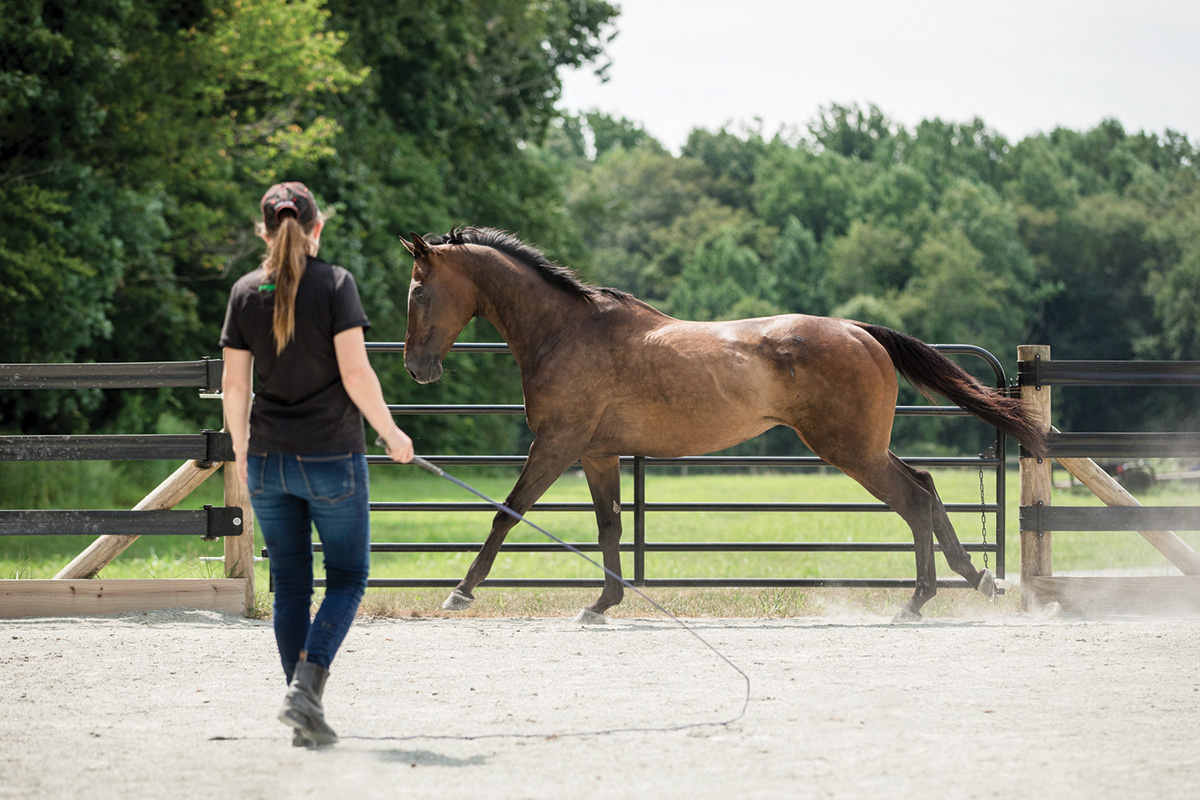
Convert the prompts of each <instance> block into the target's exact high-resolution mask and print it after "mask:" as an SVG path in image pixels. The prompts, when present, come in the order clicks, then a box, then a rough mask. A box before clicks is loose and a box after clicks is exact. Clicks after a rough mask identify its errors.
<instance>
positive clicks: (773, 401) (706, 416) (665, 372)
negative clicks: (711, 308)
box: [554, 314, 896, 456]
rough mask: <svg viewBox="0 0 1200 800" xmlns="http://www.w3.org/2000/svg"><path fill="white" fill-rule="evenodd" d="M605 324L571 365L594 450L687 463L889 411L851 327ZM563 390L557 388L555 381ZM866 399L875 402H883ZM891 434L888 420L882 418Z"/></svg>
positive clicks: (889, 394)
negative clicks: (856, 415) (769, 437)
mask: <svg viewBox="0 0 1200 800" xmlns="http://www.w3.org/2000/svg"><path fill="white" fill-rule="evenodd" d="M654 322H655V323H656V324H653V325H649V326H646V327H644V328H641V329H639V326H638V325H635V324H624V325H620V326H614V327H613V328H612V330H613V331H614V332H619V333H617V334H615V336H614V338H613V339H611V340H609V341H607V342H593V343H591V345H590V352H592V353H593V358H583V359H581V360H580V361H579V362H577V364H576V370H577V372H576V376H577V379H578V380H577V382H576V383H575V384H570V383H568V384H567V385H578V386H586V387H587V390H586V392H583V391H580V392H573V394H575V396H576V399H575V401H574V402H575V403H576V404H577V405H576V408H577V409H578V410H579V412H580V413H581V414H583V413H584V412H585V409H594V413H596V414H598V415H599V416H600V418H599V420H598V421H597V430H596V442H597V444H598V450H601V451H602V450H606V449H611V450H612V451H614V452H621V453H641V454H645V455H668V456H673V455H692V454H699V453H707V452H713V451H715V450H720V449H724V448H726V447H731V446H733V445H735V444H738V443H740V442H743V441H746V440H747V439H750V438H753V437H754V436H757V435H758V434H760V433H762V432H764V431H766V430H767V429H769V428H772V427H775V426H776V425H787V426H789V427H792V428H795V429H797V430H798V431H801V432H802V435H803V428H804V427H810V426H811V425H812V424H813V422H812V421H813V420H815V419H817V418H819V417H821V416H830V415H834V416H839V415H840V414H842V413H845V411H846V409H847V408H848V407H858V408H859V409H860V411H861V412H862V413H868V414H872V415H874V414H879V413H881V409H888V410H890V408H891V406H892V405H893V404H894V402H895V391H896V382H895V380H896V379H895V373H894V372H893V371H892V369H891V367H890V361H888V360H887V354H886V352H884V351H883V350H882V348H880V347H879V345H878V343H876V342H875V341H874V340H873V339H872V338H871V337H870V336H869V335H868V334H866V333H865V332H864V331H862V330H861V328H859V327H857V326H856V325H855V324H854V323H852V322H849V321H846V320H838V319H832V318H827V317H814V316H809V315H804V314H786V315H780V316H775V317H761V318H755V319H744V320H733V321H728V322H692V321H684V320H675V319H672V318H669V317H664V318H661V319H657V320H654ZM554 383H555V384H556V385H557V386H559V387H561V386H563V385H564V383H561V382H558V381H555V382H554ZM875 398H882V402H879V401H877V400H876V399H875ZM888 425H889V428H890V419H889V423H888Z"/></svg>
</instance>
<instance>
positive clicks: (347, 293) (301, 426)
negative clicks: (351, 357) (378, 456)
mask: <svg viewBox="0 0 1200 800" xmlns="http://www.w3.org/2000/svg"><path fill="white" fill-rule="evenodd" d="M274 314H275V291H274V285H273V283H272V282H271V281H270V279H268V277H267V273H266V270H264V269H262V268H261V267H260V268H259V269H256V270H254V272H251V273H249V274H248V275H243V276H242V277H241V278H240V279H239V280H238V281H237V283H235V284H234V285H233V289H232V290H231V291H230V294H229V307H228V309H227V310H226V312H225V326H224V328H223V329H222V330H221V346H222V347H231V348H233V349H235V350H249V351H250V352H251V354H253V356H254V371H255V375H256V376H257V387H256V390H255V394H254V404H253V406H252V407H251V411H250V454H251V455H267V454H270V453H365V452H366V450H367V448H366V440H365V437H364V435H363V420H362V414H361V413H360V412H359V410H358V408H357V407H356V406H355V405H354V403H353V401H351V399H350V396H349V395H348V394H346V389H345V388H344V387H343V386H342V379H341V375H340V374H339V372H338V365H337V354H336V353H335V351H334V348H333V337H334V335H336V334H338V333H341V332H342V331H344V330H349V329H350V328H356V327H361V328H369V327H370V326H371V322H370V320H368V319H367V315H366V314H365V313H364V312H363V308H362V302H361V301H360V300H359V298H358V287H357V286H356V285H355V283H354V276H352V275H351V274H350V273H349V272H347V271H346V270H344V269H342V268H341V267H335V266H333V265H332V264H326V263H325V262H324V261H321V260H319V259H316V258H313V257H312V256H310V257H309V259H308V266H307V267H305V270H304V275H303V276H302V277H301V278H300V285H299V287H298V288H297V290H296V314H295V319H296V332H295V336H294V338H293V339H292V340H291V341H290V342H288V344H287V346H286V347H284V348H283V352H282V353H280V354H279V355H278V356H277V355H276V354H275V335H274V334H273V333H272V330H271V325H272V322H273V320H274Z"/></svg>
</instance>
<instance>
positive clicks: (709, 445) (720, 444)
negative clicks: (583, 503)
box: [594, 411, 779, 458]
mask: <svg viewBox="0 0 1200 800" xmlns="http://www.w3.org/2000/svg"><path fill="white" fill-rule="evenodd" d="M778 424H779V420H777V419H769V418H766V417H761V416H754V417H745V416H741V415H738V414H732V413H725V414H713V415H709V414H687V413H682V412H679V411H675V412H674V413H665V414H658V413H654V412H645V411H642V412H641V413H639V414H637V415H633V416H627V415H618V416H616V417H611V418H610V417H607V416H606V419H605V421H604V422H603V423H602V424H601V427H600V429H599V430H598V431H597V437H596V440H595V442H594V444H596V445H598V447H597V448H596V449H598V450H604V451H606V452H609V453H611V454H616V455H642V456H651V457H654V458H678V457H680V456H696V455H704V454H705V453H713V452H716V451H718V450H724V449H726V448H729V447H733V446H734V445H738V444H741V443H742V442H744V441H747V440H748V439H753V438H754V437H755V436H758V435H759V434H761V433H763V432H764V431H767V430H769V429H771V428H773V427H775V426H776V425H778Z"/></svg>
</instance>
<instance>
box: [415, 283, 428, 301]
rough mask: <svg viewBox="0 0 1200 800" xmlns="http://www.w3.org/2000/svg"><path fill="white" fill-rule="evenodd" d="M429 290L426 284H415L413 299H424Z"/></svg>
mask: <svg viewBox="0 0 1200 800" xmlns="http://www.w3.org/2000/svg"><path fill="white" fill-rule="evenodd" d="M426 294H427V292H426V291H425V287H424V286H414V287H413V290H412V296H413V300H424V299H425V296H426Z"/></svg>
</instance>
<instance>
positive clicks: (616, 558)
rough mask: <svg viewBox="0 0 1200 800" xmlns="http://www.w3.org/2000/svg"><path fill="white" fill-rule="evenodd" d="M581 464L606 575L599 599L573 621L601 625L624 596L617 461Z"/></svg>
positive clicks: (599, 460) (603, 460)
mask: <svg viewBox="0 0 1200 800" xmlns="http://www.w3.org/2000/svg"><path fill="white" fill-rule="evenodd" d="M582 463H583V474H584V475H585V476H587V481H588V488H589V489H591V491H592V503H593V504H594V505H595V507H596V525H597V527H598V528H599V531H600V534H599V542H600V552H601V554H602V555H603V558H604V567H605V569H607V570H608V572H606V573H605V574H604V591H603V592H601V594H600V597H599V599H598V600H596V602H595V603H592V604H591V605H590V606H588V607H587V608H585V609H583V611H580V612H579V616H577V617H576V618H575V621H576V622H582V623H584V624H586V625H598V624H603V623H604V622H605V619H604V612H605V611H607V610H608V609H610V608H612V607H613V606H615V605H616V604H617V603H620V602H621V599H622V598H623V597H624V596H625V585H624V584H623V583H622V582H621V581H620V580H618V577H619V576H620V575H621V472H620V461H619V459H618V458H617V457H616V456H612V457H611V458H585V459H583V462H582ZM614 575H615V576H618V577H614Z"/></svg>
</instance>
